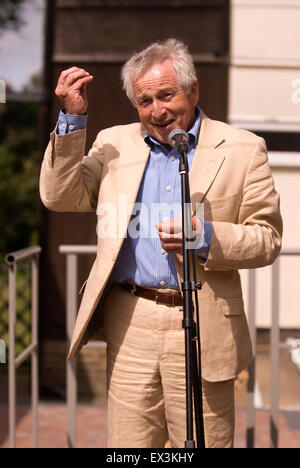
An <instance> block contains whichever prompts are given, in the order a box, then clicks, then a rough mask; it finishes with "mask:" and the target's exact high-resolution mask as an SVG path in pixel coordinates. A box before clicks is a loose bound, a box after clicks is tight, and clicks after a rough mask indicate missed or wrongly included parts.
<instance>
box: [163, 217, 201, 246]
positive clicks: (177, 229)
mask: <svg viewBox="0 0 300 468" xmlns="http://www.w3.org/2000/svg"><path fill="white" fill-rule="evenodd" d="M200 225H201V226H200ZM154 226H155V227H156V228H157V230H158V235H159V237H160V241H161V245H162V248H163V249H164V250H166V252H169V253H173V254H182V249H183V235H182V220H181V218H180V219H179V218H177V219H170V220H168V221H161V222H160V223H156V224H155V225H154ZM192 228H193V231H194V233H195V232H196V230H197V232H200V231H201V229H202V223H201V221H200V220H199V219H197V218H196V217H195V216H194V217H193V218H192ZM194 239H195V236H194Z"/></svg>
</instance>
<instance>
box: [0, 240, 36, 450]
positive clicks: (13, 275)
mask: <svg viewBox="0 0 300 468" xmlns="http://www.w3.org/2000/svg"><path fill="white" fill-rule="evenodd" d="M41 251H42V249H41V247H39V246H35V247H29V248H27V249H23V250H18V251H16V252H12V253H10V254H8V255H6V257H5V262H6V264H7V265H8V268H9V270H8V271H9V364H8V368H9V380H8V386H9V392H8V393H9V440H10V447H11V448H15V446H16V370H17V369H18V367H19V366H20V365H21V364H23V362H25V361H26V359H27V358H28V357H29V356H31V357H32V361H31V406H32V446H33V448H37V446H38V399H39V395H38V270H39V266H38V264H39V263H38V261H39V254H40V252H41ZM28 258H31V344H30V345H29V346H27V348H26V349H25V350H24V351H23V352H22V353H21V354H20V355H19V356H17V357H16V355H15V326H16V292H17V290H16V283H17V263H18V262H19V261H20V260H25V259H28Z"/></svg>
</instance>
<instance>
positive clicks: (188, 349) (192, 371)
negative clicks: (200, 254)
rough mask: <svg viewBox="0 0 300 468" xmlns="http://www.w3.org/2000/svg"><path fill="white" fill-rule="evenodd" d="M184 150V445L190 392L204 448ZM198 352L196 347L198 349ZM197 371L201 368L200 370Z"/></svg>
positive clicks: (190, 423) (190, 440)
mask: <svg viewBox="0 0 300 468" xmlns="http://www.w3.org/2000/svg"><path fill="white" fill-rule="evenodd" d="M188 172H189V169H188V161H187V153H186V152H185V151H182V153H181V159H180V163H179V173H180V175H181V194H182V232H183V270H184V271H183V283H182V292H183V322H182V326H183V328H184V330H185V358H186V429H187V431H186V435H187V439H186V441H185V447H186V448H195V441H194V417H193V415H194V412H193V396H194V402H195V416H196V432H197V446H198V448H204V447H205V443H204V425H203V410H202V385H201V381H200V379H201V376H200V378H199V374H198V368H197V348H196V343H195V336H196V326H195V322H194V318H193V317H194V306H193V300H192V297H193V288H194V289H195V285H194V286H193V285H192V283H191V280H190V249H189V248H188V247H187V242H188V241H190V242H191V241H192V236H193V231H192V212H191V203H190V191H189V179H188ZM198 351H199V352H200V349H199V350H198ZM200 372H201V370H200Z"/></svg>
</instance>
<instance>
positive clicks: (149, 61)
mask: <svg viewBox="0 0 300 468" xmlns="http://www.w3.org/2000/svg"><path fill="white" fill-rule="evenodd" d="M167 59H170V60H171V62H172V65H173V67H174V70H175V71H176V74H177V77H178V82H179V84H180V85H181V86H182V88H183V89H184V90H185V91H186V92H190V90H191V86H192V85H193V83H194V82H195V81H197V76H196V70H195V66H194V63H193V59H192V56H191V54H190V53H189V51H188V48H187V46H186V45H185V44H184V43H183V42H181V41H179V40H177V39H167V40H165V41H163V42H154V43H153V44H150V45H149V46H148V47H147V48H146V49H144V50H142V51H141V52H138V53H136V54H135V55H133V56H132V57H131V58H130V59H129V60H128V61H127V62H126V63H125V65H124V66H123V68H122V71H121V78H122V81H123V89H124V90H125V91H126V94H127V96H128V98H129V99H130V101H131V102H132V104H133V105H134V106H136V102H135V98H134V92H133V88H132V80H133V78H135V77H138V76H139V75H142V74H143V73H145V72H146V71H147V70H148V69H149V68H150V67H151V66H152V65H153V64H154V63H156V62H159V63H161V62H163V61H164V60H167Z"/></svg>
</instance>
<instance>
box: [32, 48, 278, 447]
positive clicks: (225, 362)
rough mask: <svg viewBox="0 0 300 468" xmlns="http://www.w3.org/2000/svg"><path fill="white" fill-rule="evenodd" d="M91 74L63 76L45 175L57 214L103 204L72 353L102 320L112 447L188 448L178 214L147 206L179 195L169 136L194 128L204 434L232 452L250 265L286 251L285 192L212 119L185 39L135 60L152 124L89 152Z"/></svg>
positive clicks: (238, 138)
mask: <svg viewBox="0 0 300 468" xmlns="http://www.w3.org/2000/svg"><path fill="white" fill-rule="evenodd" d="M92 79H93V77H92V76H90V74H89V73H88V72H87V71H85V70H82V69H79V68H77V67H72V68H71V69H69V70H66V71H64V72H63V73H62V74H61V76H60V78H59V81H58V85H57V89H56V94H57V96H58V97H59V98H60V100H61V102H62V104H63V107H64V112H61V115H60V119H59V123H58V126H57V128H56V130H55V131H54V132H53V133H52V134H51V136H50V143H49V145H48V148H47V150H46V153H45V157H44V161H43V164H42V170H41V178H40V191H41V198H42V200H43V203H44V204H45V205H46V207H48V208H49V209H51V210H55V211H76V212H83V211H96V210H97V217H98V224H97V229H98V230H97V232H98V250H97V257H96V260H95V263H94V265H93V268H92V270H91V272H90V275H89V278H88V281H87V284H86V287H85V291H84V295H83V298H82V302H81V306H80V310H79V313H78V318H77V322H76V326H75V330H74V335H73V339H72V343H71V349H70V352H69V356H68V357H69V358H72V357H73V356H74V355H75V354H77V353H78V352H79V350H80V348H81V347H82V346H83V345H84V344H85V343H86V342H87V341H88V339H89V338H90V337H91V336H92V334H93V333H94V332H95V331H96V330H97V329H98V328H99V327H100V326H102V328H103V334H104V337H105V339H106V341H107V379H108V431H109V446H110V447H148V448H150V447H163V446H164V444H165V442H166V440H167V439H168V438H169V440H170V442H171V445H172V447H183V444H184V440H185V435H186V432H185V431H186V429H185V358H184V332H183V329H182V310H181V306H182V295H181V292H180V285H181V282H182V280H183V278H182V274H183V272H182V255H181V253H182V233H181V230H180V229H179V228H178V216H179V213H177V214H176V215H174V216H169V217H168V216H167V218H168V219H164V218H165V217H157V218H154V219H152V218H151V217H150V219H149V217H148V218H147V217H146V218H147V219H146V221H145V217H142V216H141V213H142V212H143V213H144V214H145V213H147V214H149V210H150V207H151V209H152V206H153V202H155V203H156V202H157V203H158V204H159V203H162V204H164V206H165V205H168V203H170V204H176V203H177V204H178V202H179V196H180V190H179V188H178V187H179V186H180V176H179V174H178V161H179V155H178V154H177V153H176V151H175V150H173V149H172V148H170V147H169V146H168V136H169V133H170V132H171V131H172V130H174V129H177V128H182V129H184V130H186V131H187V132H188V134H189V138H190V149H189V153H188V158H189V164H190V192H191V201H192V205H193V212H194V214H195V207H196V204H197V203H203V204H204V219H202V220H200V222H199V221H198V222H197V223H196V222H195V221H196V215H195V216H194V218H193V226H194V228H195V230H196V231H197V232H198V233H199V230H200V231H203V233H204V240H203V237H201V239H202V240H201V242H202V244H201V245H200V244H199V245H198V246H197V248H196V259H197V262H196V263H197V265H196V267H197V279H198V280H200V281H201V282H202V290H201V291H199V292H198V300H199V309H200V330H201V347H202V378H203V410H204V425H205V440H206V446H207V447H232V446H233V437H234V385H233V384H234V378H235V376H236V375H237V374H238V373H239V372H241V371H242V369H244V368H245V367H247V365H248V364H249V362H250V361H251V359H252V351H251V343H250V338H249V332H248V326H247V321H246V318H245V313H244V306H243V299H242V291H241V283H240V277H239V273H238V270H239V269H242V268H259V267H263V266H265V265H269V264H271V263H272V262H273V261H274V260H275V258H276V256H277V255H278V253H279V251H280V247H281V235H282V220H281V216H280V212H279V196H278V194H277V193H276V191H275V189H274V183H273V179H272V175H271V171H270V168H269V165H268V158H267V151H266V146H265V142H264V140H263V139H261V138H259V137H257V136H255V135H254V134H252V133H250V132H247V131H242V130H237V129H234V128H232V127H230V126H228V125H227V124H225V123H222V122H217V121H213V120H211V119H209V118H208V117H206V116H205V115H204V114H203V112H202V111H201V109H199V107H197V102H198V97H199V87H198V82H197V79H196V74H195V69H194V66H193V63H192V59H191V56H190V54H189V53H188V51H187V49H186V47H185V46H184V44H182V43H181V42H179V41H176V40H168V41H165V42H164V43H155V44H152V45H150V46H149V47H148V48H147V49H145V50H144V51H142V52H141V53H139V54H136V55H134V56H133V57H132V58H131V59H130V60H129V61H128V62H127V63H126V64H125V66H124V68H123V70H122V79H123V84H124V88H125V90H126V92H127V95H128V97H129V99H130V100H131V101H132V103H133V105H134V106H135V107H136V108H137V111H138V114H139V118H140V123H136V124H130V125H124V126H117V127H113V128H109V129H106V130H103V131H101V132H100V133H99V134H98V136H97V138H96V140H95V142H94V145H93V147H92V148H91V150H90V151H89V153H88V155H87V156H84V148H85V122H81V123H80V119H81V120H82V119H85V117H83V115H84V114H85V113H86V110H87V94H86V87H87V84H88V82H89V81H91V80H92ZM102 111H103V112H105V109H102ZM76 119H77V120H76ZM178 181H179V182H178ZM125 202H126V203H125ZM135 202H136V203H137V204H138V208H139V214H140V218H139V229H140V234H141V231H142V230H144V231H143V232H145V229H146V231H147V229H149V230H148V231H147V235H143V236H142V235H140V236H134V235H131V234H132V233H133V232H134V233H135V234H136V232H137V229H135V230H132V229H131V228H132V221H133V220H134V217H133V214H137V209H136V205H135ZM128 207H130V208H128ZM143 210H144V211H143ZM150 211H151V210H150ZM175 211H176V210H175ZM151 213H152V211H151ZM153 225H155V227H153ZM134 226H135V227H136V224H135V225H134ZM153 230H154V233H153Z"/></svg>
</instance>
